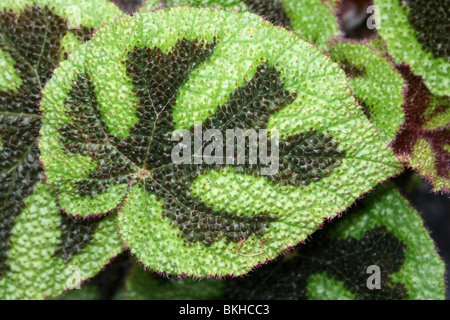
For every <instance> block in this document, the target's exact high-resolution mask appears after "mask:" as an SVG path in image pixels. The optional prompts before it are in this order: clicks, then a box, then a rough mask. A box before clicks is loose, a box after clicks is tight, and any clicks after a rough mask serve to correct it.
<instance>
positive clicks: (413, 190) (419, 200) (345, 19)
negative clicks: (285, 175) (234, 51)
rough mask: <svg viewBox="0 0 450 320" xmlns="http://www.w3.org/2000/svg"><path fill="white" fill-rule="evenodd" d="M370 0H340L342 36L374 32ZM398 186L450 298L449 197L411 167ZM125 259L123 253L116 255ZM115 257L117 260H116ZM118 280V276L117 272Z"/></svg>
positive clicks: (124, 4) (127, 8)
mask: <svg viewBox="0 0 450 320" xmlns="http://www.w3.org/2000/svg"><path fill="white" fill-rule="evenodd" d="M113 2H114V3H116V4H117V5H118V6H119V7H120V8H121V9H122V10H123V11H124V12H127V13H132V12H134V11H136V10H137V9H138V8H139V7H140V6H141V5H142V3H143V0H114V1H113ZM368 5H370V0H343V1H342V3H341V10H340V14H339V18H340V21H341V26H342V30H343V32H344V35H345V37H347V38H353V39H363V38H365V37H368V36H374V35H376V30H369V29H367V27H366V21H367V18H368V17H369V15H368V14H366V8H367V6H368ZM394 181H395V182H396V183H397V185H398V186H399V187H400V190H401V191H402V193H403V195H404V196H405V197H406V198H407V199H409V201H410V202H411V204H412V205H413V207H414V208H416V209H417V211H419V213H420V214H421V216H422V218H423V220H424V223H425V226H426V228H427V229H428V231H429V232H430V236H431V237H432V238H433V239H434V241H435V243H436V246H437V248H438V252H439V254H440V256H441V257H442V259H443V260H444V261H445V264H446V266H447V272H446V283H447V292H446V299H447V300H450V291H449V287H448V277H449V264H450V210H449V208H450V198H449V196H448V195H444V194H433V193H432V192H431V186H430V184H429V183H427V182H426V181H424V180H423V179H422V180H418V179H417V176H415V175H414V173H413V172H412V171H411V170H406V171H405V172H404V173H403V174H402V175H401V176H399V177H397V178H396V179H395V180H394ZM120 259H122V260H125V259H126V258H125V257H122V258H120ZM120 259H119V260H120ZM116 281H118V282H121V279H120V276H117V280H116Z"/></svg>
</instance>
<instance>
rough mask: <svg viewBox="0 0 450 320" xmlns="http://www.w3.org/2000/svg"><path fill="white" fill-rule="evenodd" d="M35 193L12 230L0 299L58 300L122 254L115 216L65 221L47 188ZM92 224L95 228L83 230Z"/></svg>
mask: <svg viewBox="0 0 450 320" xmlns="http://www.w3.org/2000/svg"><path fill="white" fill-rule="evenodd" d="M35 189H36V191H35V193H34V194H32V195H30V196H28V197H27V199H26V200H25V207H24V208H23V210H22V211H21V213H20V214H19V215H18V216H17V217H16V222H15V224H14V226H13V228H12V234H11V239H10V243H11V244H10V248H9V250H8V260H7V261H8V267H9V271H8V272H5V273H4V274H3V275H2V277H1V278H0V299H2V300H3V299H43V298H51V297H56V296H58V295H60V294H61V293H63V292H64V291H65V290H67V289H69V288H72V287H75V286H76V285H78V284H79V283H80V282H81V281H83V280H85V279H88V278H91V277H93V276H95V275H96V274H97V273H98V272H99V271H100V270H102V268H103V266H104V265H105V264H107V263H109V261H110V259H111V258H112V257H114V256H115V255H117V254H119V253H120V252H121V251H122V250H123V247H122V245H121V243H120V239H119V235H118V234H117V228H116V225H115V221H114V216H112V215H111V216H107V217H99V218H94V220H92V221H89V222H86V221H83V220H68V218H67V217H66V216H65V215H64V214H62V212H60V210H59V207H58V205H57V203H56V197H55V195H54V192H53V191H52V190H51V188H50V187H48V186H47V185H45V184H38V185H37V186H36V188H35ZM93 224H94V225H95V229H94V230H86V229H89V228H91V226H92V225H93ZM69 230H70V232H69Z"/></svg>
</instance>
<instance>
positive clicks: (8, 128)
mask: <svg viewBox="0 0 450 320" xmlns="http://www.w3.org/2000/svg"><path fill="white" fill-rule="evenodd" d="M93 3H94V2H93V1H90V4H89V2H87V1H79V2H76V1H1V2H0V65H2V66H4V68H2V69H1V72H0V151H1V153H0V275H1V276H3V274H4V273H5V272H8V271H12V270H11V269H10V260H11V255H10V254H9V251H8V250H9V248H10V245H11V236H12V230H13V228H15V223H16V218H17V217H18V215H20V214H21V211H22V209H23V208H24V206H25V202H26V199H27V197H28V196H29V195H30V194H32V193H33V192H34V188H35V186H36V184H37V183H38V182H39V181H40V180H41V178H42V176H43V175H42V170H41V168H40V166H39V159H38V150H37V141H36V138H37V135H38V132H39V128H40V125H41V116H40V114H39V111H38V103H39V101H40V100H41V91H42V89H43V86H44V84H45V83H46V82H47V81H48V79H49V78H50V76H51V73H52V72H53V70H54V69H55V68H56V66H57V65H58V63H59V61H60V59H61V58H64V57H65V56H66V55H67V52H68V50H69V49H70V47H73V46H74V45H77V44H78V45H79V44H81V43H82V42H83V41H85V40H87V39H88V38H90V36H91V34H92V31H93V28H92V27H93V26H99V25H100V23H101V20H100V18H101V17H105V18H109V17H112V16H113V14H119V13H120V11H119V10H118V9H117V8H116V7H115V6H114V5H112V4H109V3H107V2H106V1H101V2H96V3H97V4H98V7H97V8H98V10H104V9H107V10H104V11H98V10H91V11H90V12H89V17H90V18H87V17H85V16H83V15H81V18H82V19H81V22H85V23H86V24H85V25H80V26H78V28H77V29H70V28H69V27H71V26H72V25H71V24H70V23H69V22H70V19H71V12H69V11H67V10H65V8H67V6H70V5H75V4H78V5H79V6H81V5H88V7H90V8H91V9H92V5H93ZM88 9H89V8H88ZM95 15H97V16H95ZM55 200H56V199H55ZM56 214H57V213H56ZM57 218H58V219H60V218H59V217H57ZM61 219H63V220H64V219H65V221H62V225H63V226H65V228H66V229H65V230H63V233H64V234H67V237H66V239H64V240H63V239H61V242H62V243H65V244H66V245H67V244H68V242H67V241H69V239H70V238H71V237H72V236H74V235H73V234H72V235H69V234H71V232H75V233H77V232H76V231H74V230H72V231H71V230H70V228H69V227H68V226H69V225H71V224H72V223H70V222H69V219H68V218H67V217H66V216H64V217H61ZM75 225H76V223H75ZM93 230H94V225H93V228H91V229H89V231H93ZM86 231H88V230H86ZM77 236H78V237H80V235H77ZM89 237H90V236H89V235H86V239H80V243H79V245H78V247H77V248H75V249H70V248H67V247H66V248H64V249H63V250H62V251H61V255H62V256H64V257H66V258H67V259H68V260H70V258H71V256H72V255H73V254H76V253H78V252H80V251H81V250H82V248H83V247H84V246H85V244H86V243H88V242H89V241H88V240H89ZM69 242H70V241H69ZM24 245H25V244H24ZM24 248H25V247H24ZM12 263H14V262H12ZM15 285H17V283H16V284H15ZM37 285H39V284H37ZM2 296H3V292H2Z"/></svg>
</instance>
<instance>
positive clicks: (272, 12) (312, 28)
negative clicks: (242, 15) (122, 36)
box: [141, 0, 340, 50]
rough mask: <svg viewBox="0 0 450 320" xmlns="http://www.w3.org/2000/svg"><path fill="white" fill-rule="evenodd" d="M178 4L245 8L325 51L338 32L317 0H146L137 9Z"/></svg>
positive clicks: (332, 19)
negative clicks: (293, 32) (143, 4)
mask: <svg viewBox="0 0 450 320" xmlns="http://www.w3.org/2000/svg"><path fill="white" fill-rule="evenodd" d="M182 4H188V5H190V6H208V7H213V8H216V7H219V8H224V9H229V10H231V9H234V10H242V11H245V10H247V11H249V12H252V13H254V14H257V15H260V16H262V17H264V18H265V19H266V20H268V21H270V22H272V23H273V24H274V25H276V26H278V25H280V26H283V27H285V28H287V29H289V30H294V31H295V32H296V33H297V34H299V35H300V36H301V37H302V38H303V39H305V40H307V41H310V42H312V43H314V44H315V45H317V47H318V48H319V49H321V50H327V49H328V44H329V42H330V40H331V39H333V38H334V37H336V36H338V35H339V34H340V30H339V28H338V21H337V18H336V16H335V15H334V14H333V13H332V10H331V8H330V7H329V6H327V5H326V4H325V3H323V2H322V1H321V0H302V1H298V0H282V1H281V0H167V1H162V2H159V3H158V2H157V1H155V0H148V1H147V3H146V5H145V6H144V7H143V8H142V9H141V11H145V12H148V11H149V10H154V9H156V8H161V7H164V6H166V7H168V6H174V5H182Z"/></svg>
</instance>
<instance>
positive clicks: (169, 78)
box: [60, 39, 344, 246]
mask: <svg viewBox="0 0 450 320" xmlns="http://www.w3.org/2000/svg"><path fill="white" fill-rule="evenodd" d="M214 46H215V44H214V42H212V43H210V44H205V43H202V42H198V41H191V40H187V39H183V40H181V41H180V42H179V43H178V44H177V45H175V46H174V48H173V50H172V51H171V52H170V53H168V54H165V53H163V52H162V51H161V50H160V49H158V48H141V47H136V48H134V49H133V50H132V51H131V52H130V53H129V54H128V58H127V59H126V61H125V64H126V70H127V73H128V75H129V77H130V79H131V81H132V84H133V91H134V93H135V95H136V97H137V98H138V106H137V110H136V115H137V118H138V121H137V122H136V124H135V125H134V126H133V127H132V128H131V129H130V134H129V136H128V137H127V138H119V137H116V136H114V135H112V134H110V133H109V132H108V129H107V128H106V126H105V124H104V121H103V117H102V114H101V112H100V111H99V109H98V104H97V102H96V98H95V90H94V88H93V86H92V84H91V83H90V80H89V79H88V77H87V76H86V75H79V76H78V79H77V80H76V81H74V83H73V85H72V90H71V91H70V93H69V97H68V99H67V100H66V105H67V106H69V111H68V115H69V116H70V117H72V118H73V121H72V122H71V123H70V124H66V125H64V126H63V127H62V128H60V131H61V133H62V135H63V137H64V144H65V149H66V151H67V152H70V153H75V154H77V153H78V154H82V155H86V156H89V157H91V158H93V159H94V160H96V161H99V165H98V168H97V170H94V172H93V173H92V174H90V176H89V179H86V180H82V181H79V182H78V183H77V184H78V191H79V192H80V194H82V195H95V194H97V193H99V192H102V191H104V190H106V189H107V188H108V186H109V185H111V184H122V183H133V184H134V183H140V184H141V186H142V187H144V188H145V190H146V192H149V193H152V194H154V195H156V196H157V198H158V199H160V200H163V201H164V213H163V214H164V216H166V217H168V218H170V219H171V221H172V222H173V224H174V226H176V227H177V228H178V229H179V230H180V232H181V234H182V236H183V237H184V239H185V240H186V242H187V243H192V242H197V241H200V242H202V243H203V244H204V245H206V246H209V245H211V244H212V243H213V242H214V241H215V240H216V239H219V238H224V239H225V241H233V242H238V241H240V240H241V239H245V238H248V237H250V236H251V235H259V236H261V235H262V234H263V232H264V230H265V229H266V228H267V226H268V225H269V223H270V222H273V221H275V220H276V219H277V217H276V215H274V214H272V213H270V212H260V213H258V214H256V215H253V216H251V217H243V216H238V215H236V214H234V213H232V212H224V211H218V210H214V209H213V208H211V207H210V206H208V205H206V204H205V203H203V202H202V201H200V199H198V198H197V197H195V196H193V195H192V194H191V192H190V188H191V186H192V184H193V182H194V181H195V179H196V178H197V177H198V176H199V175H201V174H204V173H206V172H208V171H212V170H219V169H220V168H224V167H226V166H232V167H234V168H236V170H237V171H238V172H243V173H247V174H254V175H260V169H261V168H260V166H261V165H260V161H259V162H258V163H259V164H256V165H253V164H249V161H248V154H249V153H248V152H246V157H247V161H246V162H245V164H239V165H238V164H235V165H231V164H230V165H227V164H226V160H225V159H224V161H222V163H223V164H215V163H213V164H206V163H204V162H203V163H202V164H201V165H196V164H176V163H173V161H172V158H171V152H172V150H173V147H174V146H175V145H176V144H177V143H178V142H174V141H171V133H172V132H173V131H174V124H173V120H172V112H173V106H174V105H175V103H176V96H177V93H178V91H179V89H180V88H181V86H182V85H183V84H184V83H185V82H186V81H187V80H188V78H189V75H190V73H191V72H192V71H193V70H194V69H195V68H196V67H198V66H199V65H200V64H201V63H202V62H204V61H206V60H207V59H209V58H210V56H211V55H212V54H213V51H214ZM283 87H284V84H283V82H282V81H281V79H280V75H279V72H278V71H277V70H276V68H275V67H271V66H269V65H267V64H265V63H262V64H261V65H259V66H258V69H257V71H256V73H255V75H254V76H253V78H252V79H251V80H250V81H248V82H247V83H245V84H244V85H243V86H241V87H240V88H238V89H236V90H235V91H234V92H233V93H231V94H230V98H229V101H228V103H226V104H224V105H222V106H219V107H218V108H217V111H216V112H215V114H214V115H212V116H210V117H209V118H207V119H206V120H205V121H204V122H203V124H202V128H203V129H204V130H207V129H218V130H219V131H220V132H222V133H225V132H226V130H227V129H236V128H240V129H243V130H245V129H255V130H258V129H265V128H266V127H267V124H268V121H269V117H270V115H271V114H273V113H275V112H276V111H279V110H281V109H282V108H284V107H286V106H287V105H289V104H291V103H292V102H293V101H294V100H295V98H296V96H297V95H296V93H290V92H288V91H286V90H284V89H283ZM193 131H194V127H192V129H191V132H193ZM224 137H225V134H224ZM270 145H271V141H270V139H269V141H268V146H270ZM193 147H194V146H193V145H192V148H193ZM337 147H338V145H337V143H334V142H333V141H332V137H331V136H329V135H328V134H327V133H318V132H315V131H312V132H306V133H303V134H298V135H293V136H291V137H289V138H288V139H286V140H282V141H281V142H280V169H279V171H278V173H276V174H274V175H273V176H268V177H267V179H269V181H272V182H274V183H277V184H279V185H308V184H309V183H311V182H314V181H319V180H320V179H322V178H323V177H325V176H328V175H329V174H331V172H332V171H333V168H334V167H335V166H337V165H339V164H340V159H341V158H342V157H343V156H344V152H342V151H339V150H337ZM247 151H248V150H247ZM192 154H194V153H193V152H192ZM119 159H122V160H120V161H121V162H119V165H116V162H118V161H119ZM119 168H120V169H119ZM117 177H120V179H116V178H117Z"/></svg>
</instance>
